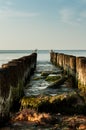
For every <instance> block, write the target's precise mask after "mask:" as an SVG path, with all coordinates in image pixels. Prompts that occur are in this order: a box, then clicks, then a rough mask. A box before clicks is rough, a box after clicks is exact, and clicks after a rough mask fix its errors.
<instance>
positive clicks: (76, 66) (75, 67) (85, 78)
mask: <svg viewBox="0 0 86 130" xmlns="http://www.w3.org/2000/svg"><path fill="white" fill-rule="evenodd" d="M50 61H51V62H52V63H53V64H54V65H57V66H59V67H61V68H62V69H63V70H64V72H66V73H67V75H71V76H73V77H74V82H75V86H74V87H78V88H79V89H80V90H82V91H83V92H84V93H86V57H76V56H73V55H67V54H63V53H56V52H53V51H51V53H50Z"/></svg>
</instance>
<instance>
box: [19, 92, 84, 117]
mask: <svg viewBox="0 0 86 130" xmlns="http://www.w3.org/2000/svg"><path fill="white" fill-rule="evenodd" d="M79 100H80V99H79V98H78V95H77V93H76V92H71V93H69V94H66V93H65V94H60V95H56V96H41V95H40V96H38V97H23V98H22V99H21V101H20V102H21V109H24V108H31V109H35V110H37V111H38V112H48V113H49V112H50V113H56V112H58V113H59V112H60V113H62V114H65V113H66V114H74V113H79V114H81V113H83V110H84V108H85V105H84V104H80V101H79Z"/></svg>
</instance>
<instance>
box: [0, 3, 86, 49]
mask: <svg viewBox="0 0 86 130" xmlns="http://www.w3.org/2000/svg"><path fill="white" fill-rule="evenodd" d="M3 49H4V50H5V49H13V50H15V49H18V50H19V49H26V50H29V49H86V0H0V50H3Z"/></svg>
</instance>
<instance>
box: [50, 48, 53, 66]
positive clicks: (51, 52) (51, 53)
mask: <svg viewBox="0 0 86 130" xmlns="http://www.w3.org/2000/svg"><path fill="white" fill-rule="evenodd" d="M53 55H54V51H53V50H51V51H50V61H51V63H53Z"/></svg>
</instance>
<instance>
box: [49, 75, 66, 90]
mask: <svg viewBox="0 0 86 130" xmlns="http://www.w3.org/2000/svg"><path fill="white" fill-rule="evenodd" d="M66 80H67V77H66V76H65V77H64V76H63V77H61V78H60V77H58V80H57V79H56V81H55V82H54V83H52V84H50V85H49V86H48V88H53V89H56V88H58V87H59V86H60V85H62V84H64V82H65V81H66Z"/></svg>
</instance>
